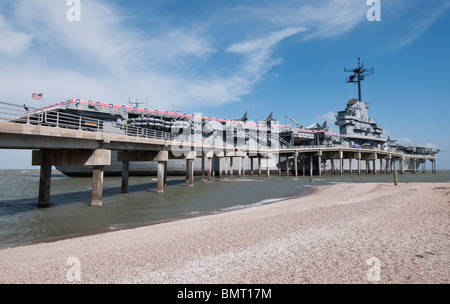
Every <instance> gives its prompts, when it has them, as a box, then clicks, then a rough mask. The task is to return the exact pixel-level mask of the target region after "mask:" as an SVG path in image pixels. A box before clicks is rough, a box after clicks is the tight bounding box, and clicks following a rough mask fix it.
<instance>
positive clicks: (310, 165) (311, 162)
mask: <svg viewBox="0 0 450 304" xmlns="http://www.w3.org/2000/svg"><path fill="white" fill-rule="evenodd" d="M309 175H310V176H312V175H313V156H312V155H311V156H310V157H309Z"/></svg>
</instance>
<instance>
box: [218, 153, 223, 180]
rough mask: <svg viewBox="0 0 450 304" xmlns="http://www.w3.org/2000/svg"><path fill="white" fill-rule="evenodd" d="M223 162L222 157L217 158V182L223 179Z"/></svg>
mask: <svg viewBox="0 0 450 304" xmlns="http://www.w3.org/2000/svg"><path fill="white" fill-rule="evenodd" d="M223 160H224V157H219V180H222V179H223V172H222V171H223Z"/></svg>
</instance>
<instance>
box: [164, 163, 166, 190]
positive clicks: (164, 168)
mask: <svg viewBox="0 0 450 304" xmlns="http://www.w3.org/2000/svg"><path fill="white" fill-rule="evenodd" d="M164 187H167V161H165V162H164Z"/></svg>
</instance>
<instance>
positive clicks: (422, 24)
mask: <svg viewBox="0 0 450 304" xmlns="http://www.w3.org/2000/svg"><path fill="white" fill-rule="evenodd" d="M449 8H450V2H449V1H446V2H443V3H441V4H440V5H439V6H438V7H435V8H434V9H433V10H432V11H431V13H429V14H427V16H426V17H425V18H423V19H421V20H419V21H417V22H415V24H414V25H413V26H412V27H411V29H410V31H409V32H408V33H407V34H406V35H405V36H403V37H401V38H400V39H399V40H398V41H397V42H396V43H394V44H392V45H390V46H388V47H386V48H384V49H383V51H395V50H398V49H401V48H403V47H406V46H408V45H410V44H411V43H413V42H414V41H415V40H417V39H418V38H420V37H421V36H422V35H423V34H424V33H425V32H426V31H427V30H428V29H429V28H430V27H431V26H433V24H435V23H436V21H437V20H439V18H441V17H442V15H443V14H445V13H446V12H447V10H448V9H449Z"/></svg>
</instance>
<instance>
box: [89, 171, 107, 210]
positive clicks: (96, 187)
mask: <svg viewBox="0 0 450 304" xmlns="http://www.w3.org/2000/svg"><path fill="white" fill-rule="evenodd" d="M103 169H104V166H93V176H92V199H91V206H93V207H101V206H102V204H103Z"/></svg>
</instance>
